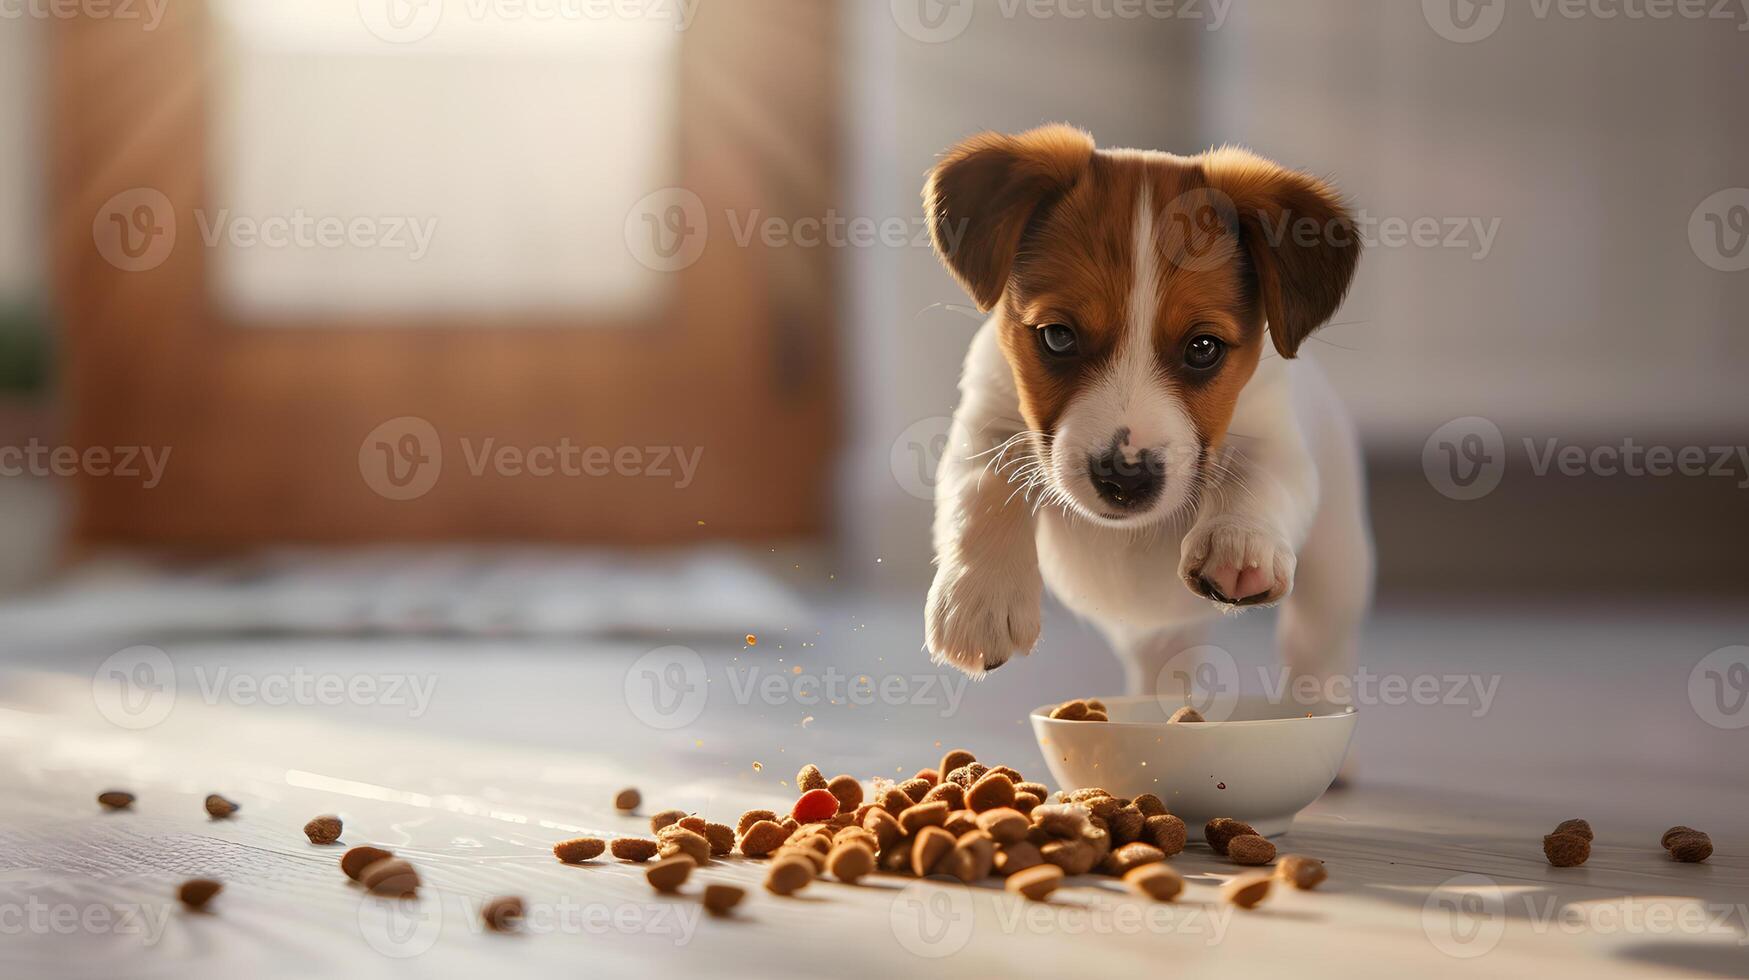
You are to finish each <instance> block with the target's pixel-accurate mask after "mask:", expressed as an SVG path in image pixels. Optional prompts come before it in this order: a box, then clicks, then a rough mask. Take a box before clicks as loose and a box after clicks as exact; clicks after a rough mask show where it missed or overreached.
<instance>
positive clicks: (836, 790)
mask: <svg viewBox="0 0 1749 980" xmlns="http://www.w3.org/2000/svg"><path fill="white" fill-rule="evenodd" d="M826 792H828V793H831V794H832V795H833V796H836V797H837V798H838V812H839V813H851V812H854V811H855V810H856V808H857V807H859V806H861V805H862V784H861V783H859V782H857V781H856V777H855V776H833V777H832V780H831V781H830V782H828V783H827V784H826Z"/></svg>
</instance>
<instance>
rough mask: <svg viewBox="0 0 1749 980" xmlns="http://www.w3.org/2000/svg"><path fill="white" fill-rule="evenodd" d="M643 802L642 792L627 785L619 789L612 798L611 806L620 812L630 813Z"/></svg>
mask: <svg viewBox="0 0 1749 980" xmlns="http://www.w3.org/2000/svg"><path fill="white" fill-rule="evenodd" d="M643 803H644V794H642V793H640V792H638V791H637V790H635V789H633V788H631V787H629V786H628V787H627V788H625V789H622V790H620V791H619V792H618V793H617V794H615V796H614V798H613V808H614V809H615V810H618V811H619V812H621V813H630V812H632V811H633V810H636V809H637V808H638V807H640V806H642V805H643Z"/></svg>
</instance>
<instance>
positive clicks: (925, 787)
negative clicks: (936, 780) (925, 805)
mask: <svg viewBox="0 0 1749 980" xmlns="http://www.w3.org/2000/svg"><path fill="white" fill-rule="evenodd" d="M898 788H899V792H901V793H904V794H905V795H906V796H907V797H909V798H910V800H911V802H912V803H921V802H923V798H924V797H925V796H928V795H929V794H930V793H933V792H934V791H935V785H934V784H933V783H931V782H930V781H929V780H927V779H923V778H922V777H915V778H912V779H907V780H905V781H904V782H902V783H900V784H899V787H898Z"/></svg>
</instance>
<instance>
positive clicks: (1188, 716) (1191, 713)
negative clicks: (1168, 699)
mask: <svg viewBox="0 0 1749 980" xmlns="http://www.w3.org/2000/svg"><path fill="white" fill-rule="evenodd" d="M1166 721H1167V723H1168V724H1172V725H1189V724H1194V723H1195V722H1199V721H1208V719H1207V718H1204V717H1203V716H1202V712H1200V711H1198V710H1196V709H1195V708H1192V707H1191V706H1190V705H1188V704H1187V705H1185V706H1184V707H1182V708H1179V709H1178V710H1177V711H1174V712H1172V717H1170V718H1168V719H1166Z"/></svg>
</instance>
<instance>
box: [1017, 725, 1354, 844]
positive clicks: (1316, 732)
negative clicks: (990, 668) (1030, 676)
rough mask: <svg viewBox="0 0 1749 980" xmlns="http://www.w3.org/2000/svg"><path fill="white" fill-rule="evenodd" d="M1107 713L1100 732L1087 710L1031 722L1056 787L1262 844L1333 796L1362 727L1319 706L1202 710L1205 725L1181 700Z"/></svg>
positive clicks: (1100, 726)
mask: <svg viewBox="0 0 1749 980" xmlns="http://www.w3.org/2000/svg"><path fill="white" fill-rule="evenodd" d="M1076 704H1080V705H1081V709H1080V711H1078V710H1077V709H1076V708H1075V707H1074V705H1076ZM1102 704H1103V706H1104V707H1105V712H1104V714H1105V716H1106V719H1107V720H1106V722H1105V723H1104V724H1086V723H1085V722H1086V719H1087V712H1088V711H1091V709H1090V708H1088V707H1087V705H1088V702H1087V701H1080V702H1068V703H1067V704H1057V705H1047V706H1045V707H1042V708H1038V709H1036V710H1035V711H1033V712H1032V716H1031V717H1032V728H1033V734H1034V735H1035V736H1036V737H1037V738H1038V744H1039V749H1040V751H1041V752H1042V753H1043V755H1044V758H1045V762H1046V764H1047V765H1049V766H1050V770H1051V775H1052V776H1053V777H1055V779H1056V782H1057V784H1058V785H1061V786H1101V787H1104V788H1105V789H1106V790H1108V791H1109V792H1111V793H1112V794H1113V795H1114V796H1119V797H1128V798H1132V799H1133V798H1137V797H1141V796H1143V795H1145V794H1152V795H1153V796H1155V797H1157V798H1159V799H1160V800H1163V801H1164V803H1165V805H1166V807H1167V808H1168V809H1170V810H1171V812H1172V813H1173V814H1176V815H1177V816H1178V817H1180V818H1182V820H1183V821H1184V822H1185V823H1186V824H1188V825H1189V829H1190V830H1191V831H1193V832H1194V831H1199V830H1201V829H1203V827H1204V826H1205V825H1206V824H1207V823H1208V822H1209V821H1210V820H1213V819H1215V818H1217V817H1229V818H1233V819H1237V820H1240V821H1243V822H1244V823H1246V824H1248V825H1249V826H1250V828H1251V830H1252V832H1254V833H1256V834H1259V835H1261V836H1264V837H1273V836H1276V835H1278V834H1281V833H1283V832H1284V831H1286V830H1287V829H1288V826H1289V825H1290V824H1292V823H1293V818H1294V815H1295V814H1297V813H1299V811H1300V810H1302V809H1304V808H1305V807H1306V806H1308V805H1310V804H1311V803H1312V801H1314V800H1316V799H1317V798H1318V797H1320V796H1322V795H1323V794H1324V791H1325V790H1326V789H1329V788H1330V784H1331V782H1332V781H1334V780H1335V778H1336V774H1337V772H1338V771H1340V770H1341V768H1342V762H1343V759H1345V758H1346V757H1347V755H1348V745H1349V742H1350V740H1351V739H1352V738H1353V737H1354V726H1355V724H1356V722H1357V720H1358V718H1359V714H1358V712H1356V711H1355V710H1353V709H1352V708H1348V707H1342V706H1336V705H1323V706H1316V707H1313V708H1311V709H1310V713H1309V714H1308V706H1307V705H1304V704H1301V703H1299V702H1294V701H1288V702H1283V703H1272V702H1270V701H1269V700H1268V699H1266V698H1263V697H1235V698H1232V699H1231V700H1230V701H1227V700H1222V701H1219V702H1218V703H1215V704H1211V705H1205V706H1201V709H1200V714H1201V716H1202V718H1203V720H1201V721H1192V720H1191V719H1190V718H1189V716H1188V715H1181V714H1179V711H1180V709H1181V708H1184V707H1185V705H1184V699H1183V698H1182V697H1176V698H1165V697H1162V698H1154V697H1148V696H1141V697H1122V698H1105V699H1103V700H1102ZM1065 709H1066V710H1065ZM1175 716H1176V720H1174V719H1175ZM1248 853H1253V852H1248Z"/></svg>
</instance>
